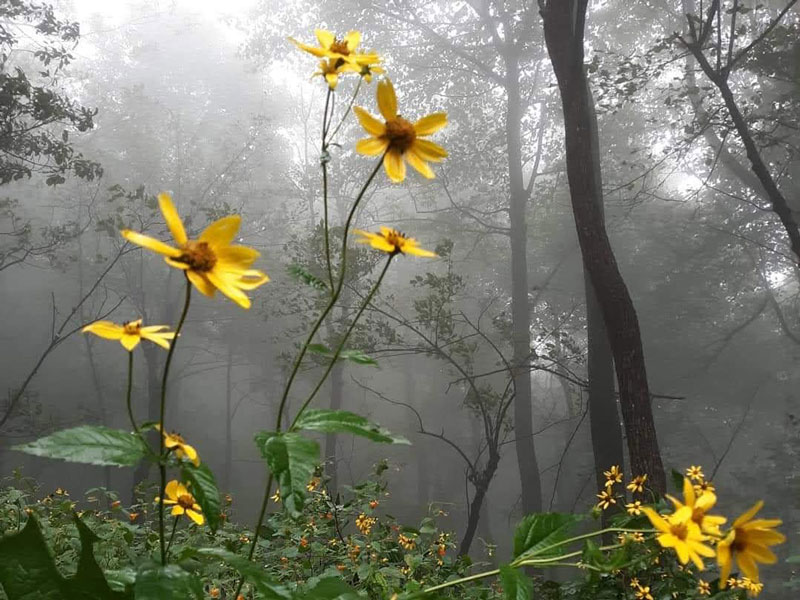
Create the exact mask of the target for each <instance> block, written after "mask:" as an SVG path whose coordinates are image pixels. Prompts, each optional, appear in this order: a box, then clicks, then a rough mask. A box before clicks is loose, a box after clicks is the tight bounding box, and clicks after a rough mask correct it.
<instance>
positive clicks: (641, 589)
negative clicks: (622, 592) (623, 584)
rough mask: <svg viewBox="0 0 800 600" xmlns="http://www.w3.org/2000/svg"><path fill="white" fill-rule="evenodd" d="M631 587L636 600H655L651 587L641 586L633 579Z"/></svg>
mask: <svg viewBox="0 0 800 600" xmlns="http://www.w3.org/2000/svg"><path fill="white" fill-rule="evenodd" d="M631 587H632V588H633V591H634V594H635V595H636V600H653V595H652V594H651V593H650V586H649V585H641V584H640V583H639V580H638V579H631Z"/></svg>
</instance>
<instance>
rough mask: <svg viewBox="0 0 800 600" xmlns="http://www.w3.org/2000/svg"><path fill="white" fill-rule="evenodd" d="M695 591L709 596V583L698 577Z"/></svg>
mask: <svg viewBox="0 0 800 600" xmlns="http://www.w3.org/2000/svg"><path fill="white" fill-rule="evenodd" d="M697 593H698V594H700V595H701V596H710V595H711V584H710V583H708V582H707V581H703V580H702V579H700V580H699V581H698V582H697Z"/></svg>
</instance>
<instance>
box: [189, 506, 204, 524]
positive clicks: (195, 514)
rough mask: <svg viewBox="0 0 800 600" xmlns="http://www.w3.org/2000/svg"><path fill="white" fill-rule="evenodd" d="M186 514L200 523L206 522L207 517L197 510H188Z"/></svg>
mask: <svg viewBox="0 0 800 600" xmlns="http://www.w3.org/2000/svg"><path fill="white" fill-rule="evenodd" d="M186 516H187V517H189V518H190V519H191V520H192V521H194V522H195V523H197V524H198V525H202V524H203V523H205V517H203V515H202V514H201V513H199V512H197V511H196V510H192V509H189V510H187V511H186Z"/></svg>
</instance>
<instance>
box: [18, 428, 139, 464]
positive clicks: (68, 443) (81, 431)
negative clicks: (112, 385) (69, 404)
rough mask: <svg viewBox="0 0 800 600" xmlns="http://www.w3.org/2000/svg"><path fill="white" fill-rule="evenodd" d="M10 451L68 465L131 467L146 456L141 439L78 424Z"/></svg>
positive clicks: (118, 431) (114, 430)
mask: <svg viewBox="0 0 800 600" xmlns="http://www.w3.org/2000/svg"><path fill="white" fill-rule="evenodd" d="M14 450H19V451H20V452H25V453H26V454H33V455H34V456H42V457H45V458H57V459H61V460H66V461H68V462H77V463H85V464H90V465H103V466H114V467H132V466H134V465H136V464H137V463H139V461H141V460H142V459H143V458H144V457H145V456H146V455H147V447H146V446H145V445H144V442H142V440H141V439H140V438H139V437H138V436H136V435H134V434H132V433H129V432H127V431H121V430H119V429H110V428H108V427H103V426H101V425H82V426H80V427H74V428H72V429H64V430H62V431H57V432H55V433H53V434H51V435H48V436H45V437H43V438H39V439H38V440H35V441H33V442H28V443H27V444H21V445H19V446H14Z"/></svg>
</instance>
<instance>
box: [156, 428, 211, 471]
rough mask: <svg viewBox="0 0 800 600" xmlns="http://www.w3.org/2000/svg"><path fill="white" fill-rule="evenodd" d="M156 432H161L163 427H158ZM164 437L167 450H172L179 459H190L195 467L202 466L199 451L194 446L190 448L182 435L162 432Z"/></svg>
mask: <svg viewBox="0 0 800 600" xmlns="http://www.w3.org/2000/svg"><path fill="white" fill-rule="evenodd" d="M155 428H156V430H158V431H161V426H160V425H156V427H155ZM162 434H163V436H164V447H165V448H166V449H167V450H172V451H173V452H175V456H176V457H177V458H179V459H182V458H188V459H189V460H190V461H192V462H193V463H194V466H195V467H197V466H200V457H199V456H198V455H197V450H195V449H194V447H193V446H190V445H189V444H187V443H186V440H184V439H183V438H182V437H181V436H180V434H178V433H175V432H174V431H173V432H172V433H165V432H162Z"/></svg>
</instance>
